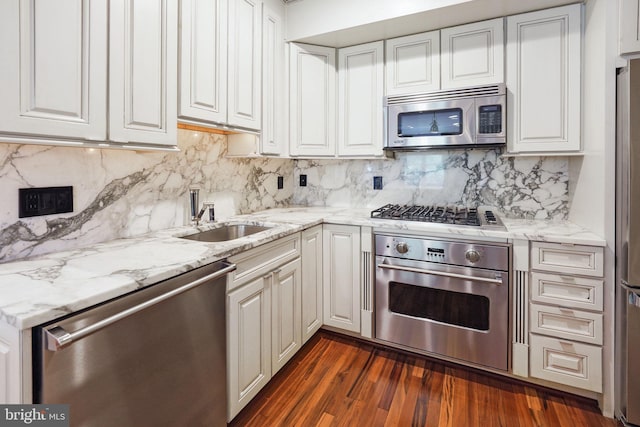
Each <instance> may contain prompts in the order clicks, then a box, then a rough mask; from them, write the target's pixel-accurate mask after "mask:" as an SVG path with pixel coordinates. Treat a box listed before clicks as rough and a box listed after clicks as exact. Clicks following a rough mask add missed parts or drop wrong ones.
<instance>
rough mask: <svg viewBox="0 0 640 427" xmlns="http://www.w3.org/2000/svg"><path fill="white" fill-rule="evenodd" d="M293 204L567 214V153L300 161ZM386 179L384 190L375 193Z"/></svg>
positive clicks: (543, 216) (516, 214)
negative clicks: (302, 181)
mask: <svg viewBox="0 0 640 427" xmlns="http://www.w3.org/2000/svg"><path fill="white" fill-rule="evenodd" d="M295 173H296V177H297V176H299V175H300V174H306V175H307V187H300V188H296V191H295V192H294V194H293V201H294V203H295V204H297V205H306V206H343V207H367V208H377V207H380V206H382V205H384V204H387V203H398V204H420V205H430V204H453V205H468V206H474V205H487V206H492V207H495V208H497V209H498V211H499V212H500V213H501V214H502V215H504V216H506V217H509V218H519V219H553V220H562V219H566V218H567V215H568V204H569V184H568V181H569V175H568V160H567V158H566V157H559V158H556V157H516V158H514V157H501V156H500V151H499V150H449V151H448V150H432V151H426V152H406V153H402V152H400V153H396V158H395V159H380V160H298V161H297V162H296V170H295ZM374 176H382V180H383V189H382V190H373V177H374Z"/></svg>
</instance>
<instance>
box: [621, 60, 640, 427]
mask: <svg viewBox="0 0 640 427" xmlns="http://www.w3.org/2000/svg"><path fill="white" fill-rule="evenodd" d="M616 120H617V138H616V139H617V146H616V156H617V160H616V355H615V368H616V399H615V400H616V417H618V418H620V419H621V420H622V421H623V422H625V423H626V424H627V425H640V59H636V60H631V61H629V63H628V65H627V66H626V67H624V68H622V69H620V70H619V72H618V81H617V119H616Z"/></svg>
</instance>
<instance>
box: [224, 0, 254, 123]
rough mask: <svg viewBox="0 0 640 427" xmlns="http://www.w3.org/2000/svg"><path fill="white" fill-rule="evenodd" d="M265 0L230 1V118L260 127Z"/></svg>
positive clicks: (228, 112) (228, 114)
mask: <svg viewBox="0 0 640 427" xmlns="http://www.w3.org/2000/svg"><path fill="white" fill-rule="evenodd" d="M261 23H262V2H261V1H259V0H230V2H229V39H228V45H229V64H228V65H229V74H228V94H227V96H228V104H227V105H228V111H227V122H228V123H229V124H230V125H232V126H238V127H243V128H248V129H260V125H261V123H260V110H261V95H262V94H261V87H262V85H261V83H262V72H261V55H262V44H261V40H262V35H261V31H262V30H261Z"/></svg>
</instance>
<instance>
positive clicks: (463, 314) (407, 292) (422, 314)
mask: <svg viewBox="0 0 640 427" xmlns="http://www.w3.org/2000/svg"><path fill="white" fill-rule="evenodd" d="M389 310H390V311H391V312H394V313H398V314H403V315H406V316H411V317H417V318H421V319H428V320H433V321H436V322H440V323H446V324H449V325H456V326H460V327H463V328H471V329H476V330H480V331H488V330H489V298H487V297H485V296H483V295H474V294H467V293H463V292H453V291H446V290H442V289H435V288H424V287H420V286H413V285H407V284H404V283H399V282H393V281H392V282H389Z"/></svg>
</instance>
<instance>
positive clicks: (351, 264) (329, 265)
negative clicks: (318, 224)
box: [322, 224, 361, 333]
mask: <svg viewBox="0 0 640 427" xmlns="http://www.w3.org/2000/svg"><path fill="white" fill-rule="evenodd" d="M322 250H323V293H324V296H323V304H324V309H323V318H324V324H325V325H327V326H333V327H335V328H339V329H343V330H346V331H351V332H356V333H360V275H361V266H360V227H358V226H352V225H334V224H325V225H324V229H323V248H322Z"/></svg>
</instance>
